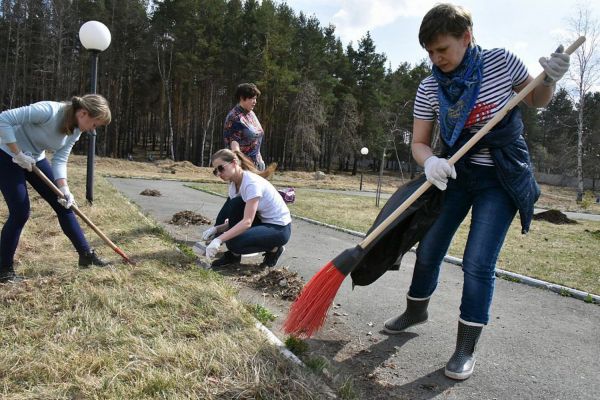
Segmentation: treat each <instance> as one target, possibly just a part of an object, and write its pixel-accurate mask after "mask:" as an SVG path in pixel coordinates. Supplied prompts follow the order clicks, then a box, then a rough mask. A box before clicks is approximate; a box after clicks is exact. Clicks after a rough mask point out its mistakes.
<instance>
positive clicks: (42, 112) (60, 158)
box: [0, 101, 81, 179]
mask: <svg viewBox="0 0 600 400" xmlns="http://www.w3.org/2000/svg"><path fill="white" fill-rule="evenodd" d="M67 106H68V104H66V103H59V102H55V101H41V102H39V103H34V104H31V105H29V106H25V107H20V108H14V109H12V110H6V111H4V112H3V113H1V114H0V149H2V150H3V151H4V152H6V153H8V154H9V155H11V156H14V155H15V154H13V152H12V151H10V149H9V148H8V146H7V145H6V144H7V143H15V142H16V143H17V145H18V146H19V148H20V149H21V151H22V152H23V153H28V152H29V153H31V156H32V157H33V158H34V159H35V160H36V161H40V160H42V159H44V158H45V157H46V152H45V151H46V150H52V151H54V156H53V157H52V172H53V173H54V179H61V178H62V179H66V178H67V160H68V159H69V154H71V149H72V148H73V145H74V144H75V143H76V142H77V141H78V140H79V137H80V136H81V131H80V130H79V128H77V127H76V128H75V130H74V132H73V134H71V135H65V134H64V133H62V132H61V131H62V126H63V119H64V116H65V109H66V107H67Z"/></svg>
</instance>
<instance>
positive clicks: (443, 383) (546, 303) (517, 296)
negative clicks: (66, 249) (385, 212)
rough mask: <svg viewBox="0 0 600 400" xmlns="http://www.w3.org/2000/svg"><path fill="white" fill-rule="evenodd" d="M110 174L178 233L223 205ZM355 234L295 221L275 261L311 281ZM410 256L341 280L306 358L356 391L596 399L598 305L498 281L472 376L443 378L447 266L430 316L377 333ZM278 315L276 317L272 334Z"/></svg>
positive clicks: (451, 297) (180, 189)
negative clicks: (367, 279) (397, 331)
mask: <svg viewBox="0 0 600 400" xmlns="http://www.w3.org/2000/svg"><path fill="white" fill-rule="evenodd" d="M109 181H110V182H112V183H113V185H114V186H115V187H116V188H117V189H118V190H120V191H121V192H122V193H123V194H124V195H125V196H126V197H128V198H129V199H131V201H133V202H134V203H136V204H138V205H139V207H140V208H141V209H142V211H143V212H145V213H147V214H148V215H149V216H151V217H153V218H155V219H156V220H157V221H159V222H160V223H162V224H163V225H164V226H165V228H166V229H167V230H168V231H170V232H172V233H173V234H176V235H178V236H179V237H178V239H179V240H188V241H190V242H193V241H195V240H198V239H199V237H200V232H199V230H198V228H190V229H187V230H183V231H182V230H181V229H178V230H175V229H172V228H173V227H172V226H171V225H169V224H166V221H168V220H169V219H170V218H171V216H172V215H173V214H174V213H176V212H178V211H181V210H192V211H195V212H198V213H201V214H203V215H205V216H208V217H210V218H214V217H215V216H216V214H217V212H218V210H219V208H220V206H221V204H222V203H223V198H221V197H218V196H212V195H209V194H207V193H204V192H201V191H197V190H193V189H190V188H188V187H186V186H185V185H186V184H184V183H179V182H176V181H150V180H136V179H117V178H114V179H113V178H111V179H109ZM144 189H157V190H160V192H161V193H162V196H161V197H148V196H141V195H139V193H140V192H141V191H142V190H144ZM357 239H358V238H356V237H355V236H352V235H349V234H346V233H343V232H339V231H336V230H333V229H329V228H326V227H321V226H317V225H313V224H310V223H307V222H304V221H300V220H295V221H294V225H293V231H292V239H291V241H290V243H289V244H288V246H287V251H286V252H285V253H284V254H283V256H282V258H281V260H280V263H279V264H280V265H282V266H289V268H290V269H292V270H295V271H297V272H298V273H299V274H300V275H301V276H303V277H304V278H305V279H306V280H308V279H310V278H311V277H312V276H313V275H314V274H315V273H316V272H317V271H318V270H319V269H320V268H321V267H322V266H323V265H324V264H325V263H327V262H328V261H329V260H331V259H332V258H333V257H335V256H336V255H337V254H339V253H340V252H341V251H342V250H344V249H346V248H349V247H353V246H355V245H356V244H357V243H358V240H357ZM256 261H258V260H256ZM244 262H247V261H244ZM413 262H414V255H413V254H408V255H407V256H406V257H405V260H404V261H403V264H402V268H401V270H400V271H399V272H389V273H387V274H385V275H384V276H383V277H382V278H380V279H379V280H378V281H377V282H375V283H374V284H372V285H370V286H367V287H356V288H354V290H352V288H351V281H350V279H349V278H348V279H346V281H345V282H344V284H343V285H342V287H341V289H340V291H339V293H338V295H337V297H336V299H335V304H336V305H335V306H334V309H332V311H331V312H330V316H329V317H328V320H327V323H326V325H325V327H324V329H323V330H322V331H321V332H320V333H319V334H317V335H316V337H315V338H313V339H312V340H310V341H309V343H310V348H311V354H312V355H314V356H316V355H320V356H324V357H326V358H327V359H328V360H329V361H330V363H331V366H330V368H328V370H329V371H330V373H333V374H335V373H336V372H338V371H341V372H343V373H344V374H345V375H352V377H353V381H354V383H353V385H354V386H355V388H356V390H357V391H358V392H359V393H361V398H368V399H434V398H435V399H438V398H439V399H598V398H600V379H598V371H600V329H599V328H600V306H598V305H594V304H587V303H584V302H582V301H580V300H576V299H572V298H568V297H561V296H559V295H557V294H555V293H552V292H549V291H545V290H540V289H535V288H532V287H529V286H526V285H522V284H517V283H513V282H509V281H505V280H502V279H497V280H496V293H495V298H494V304H493V306H492V320H491V321H490V324H489V325H488V327H486V329H485V330H484V333H483V335H482V337H481V340H480V342H479V346H478V362H477V366H476V370H475V374H474V375H473V376H472V377H471V378H470V379H468V380H467V381H465V382H454V381H452V380H449V379H447V378H445V377H444V375H443V368H444V365H445V363H446V361H447V360H448V358H449V357H450V355H451V354H452V352H453V350H454V343H455V334H456V325H457V318H458V306H459V302H460V291H461V287H462V272H461V270H460V268H458V267H456V266H454V265H451V264H444V265H443V268H442V274H441V276H440V283H439V286H438V289H437V291H436V293H435V295H434V296H433V298H432V300H431V305H430V321H429V322H428V323H426V324H423V325H419V326H417V327H414V328H413V329H410V330H409V332H406V333H404V334H402V335H397V336H386V335H384V334H382V333H381V332H380V329H381V325H382V322H383V321H384V320H385V319H387V318H389V317H391V316H393V315H395V314H397V313H399V312H401V311H402V309H403V307H404V295H405V293H406V291H407V290H408V285H409V283H410V278H411V276H412V264H413ZM241 295H242V296H244V298H245V299H246V301H248V300H247V299H251V301H254V302H256V303H265V304H267V305H268V306H273V307H275V309H276V310H279V312H280V313H281V314H285V312H286V310H287V306H288V304H286V303H282V302H279V303H277V302H271V301H270V300H268V299H267V298H265V297H264V296H261V294H260V293H252V292H249V291H243V292H242V293H241ZM283 317H284V315H282V318H279V319H278V321H277V322H276V325H275V327H274V329H275V331H276V332H277V328H278V325H277V324H280V323H281V321H282V320H283V319H284V318H283Z"/></svg>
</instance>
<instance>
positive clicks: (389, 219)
mask: <svg viewBox="0 0 600 400" xmlns="http://www.w3.org/2000/svg"><path fill="white" fill-rule="evenodd" d="M583 42H585V36H580V37H579V38H577V40H575V41H574V42H573V43H572V44H571V45H570V46H569V47H568V48H567V49H566V50H565V53H566V54H569V55H571V54H572V53H573V52H575V50H577V48H578V47H579V46H581V45H582V44H583ZM545 77H546V73H545V72H541V73H540V74H539V75H538V76H537V77H536V78H535V79H534V80H533V81H531V82H529V84H527V86H525V87H524V88H523V90H521V91H520V92H519V93H517V95H516V96H515V97H513V98H512V99H511V100H510V101H509V102H508V103H506V105H505V106H504V107H502V109H500V111H498V112H497V113H496V115H494V117H493V118H492V119H490V120H489V121H488V122H487V123H486V124H485V125H484V126H483V127H482V128H481V129H480V130H479V131H478V132H477V133H476V134H475V135H473V137H472V138H471V139H470V140H469V141H468V142H467V143H465V144H464V145H463V146H462V147H461V148H460V149H459V150H458V151H457V152H456V153H455V154H454V155H453V156H452V157H450V159H448V164H450V165H454V164H455V163H456V162H457V161H458V160H459V159H460V158H461V157H462V156H464V155H465V154H466V153H467V152H468V151H469V150H471V148H472V147H473V146H475V144H476V143H477V142H478V141H479V140H480V139H481V138H482V137H483V136H485V135H486V134H487V133H488V132H489V131H490V130H491V129H492V128H493V127H494V126H496V124H497V123H498V122H500V120H502V118H504V117H505V116H506V114H508V112H509V111H510V110H512V109H513V108H514V107H515V106H516V105H518V104H519V103H520V102H521V101H523V99H524V98H525V96H527V95H528V94H529V93H531V92H532V91H533V89H535V88H536V87H537V86H538V85H539V84H540V83H541V82H542V81H543V80H544V78H545ZM430 187H431V183H430V182H429V181H426V182H425V183H423V184H422V185H421V186H419V188H418V189H417V190H416V191H415V192H414V193H413V194H412V195H411V196H410V197H409V198H407V199H406V200H404V202H403V203H402V204H400V206H398V208H397V209H396V210H394V212H393V213H391V214H390V215H388V217H387V218H386V219H384V220H383V222H382V223H381V224H379V226H377V228H375V229H373V231H372V232H371V233H369V234H368V235H367V236H366V237H365V238H364V239H363V241H362V242H360V243H359V244H358V245H359V246H360V247H361V248H363V249H365V248H367V247H368V246H369V245H370V244H371V242H373V240H375V239H376V238H377V237H379V235H380V234H381V233H383V231H384V230H385V229H387V227H388V226H389V225H390V224H391V223H392V222H393V221H394V220H395V219H396V218H398V217H399V216H400V215H401V214H402V213H403V212H404V211H406V209H407V208H408V207H410V206H411V205H412V204H413V203H414V202H415V201H416V200H417V199H418V198H419V197H421V195H423V193H425V192H426V191H427V189H429V188H430Z"/></svg>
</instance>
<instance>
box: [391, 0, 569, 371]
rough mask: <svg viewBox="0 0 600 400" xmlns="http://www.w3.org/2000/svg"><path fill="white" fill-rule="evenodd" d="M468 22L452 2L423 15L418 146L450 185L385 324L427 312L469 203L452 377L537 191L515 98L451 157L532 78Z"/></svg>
mask: <svg viewBox="0 0 600 400" xmlns="http://www.w3.org/2000/svg"><path fill="white" fill-rule="evenodd" d="M472 28H473V22H472V19H471V14H470V13H469V12H468V11H467V10H465V9H464V8H462V7H459V6H455V5H451V4H439V5H436V6H435V7H434V8H432V9H431V10H430V11H429V12H428V13H427V14H426V15H425V17H424V18H423V21H422V23H421V27H420V30H419V42H420V44H421V46H423V48H425V49H426V50H427V52H428V54H429V58H430V59H431V62H432V63H433V68H432V75H430V76H429V77H427V78H425V79H424V80H423V81H422V82H421V84H420V85H419V88H418V90H417V95H416V100H415V106H414V124H413V143H412V154H413V157H414V158H415V160H416V161H417V162H418V163H419V164H420V165H423V166H424V169H425V175H426V177H427V180H428V181H429V182H431V183H432V184H433V185H435V186H436V187H437V188H438V189H440V190H445V191H446V192H445V197H444V201H443V205H442V210H441V214H440V216H439V218H438V219H437V220H436V221H435V223H434V224H433V225H432V226H431V228H430V229H429V230H428V231H427V233H426V234H425V236H424V237H423V239H422V240H421V241H420V243H419V246H418V249H417V258H416V264H415V268H414V272H413V277H412V282H411V285H410V288H409V290H408V294H407V296H406V298H407V299H406V301H407V307H406V310H405V311H404V313H402V314H401V315H399V316H397V317H395V318H392V319H389V320H388V321H386V322H385V324H384V330H385V331H386V332H387V333H390V334H397V333H400V332H403V331H404V330H405V329H407V328H409V327H411V326H413V325H417V324H420V323H423V322H426V321H427V318H428V314H427V307H428V304H429V300H430V298H431V296H432V294H433V292H434V290H435V288H436V286H437V283H438V275H439V271H440V264H441V262H442V260H443V258H444V256H445V254H446V252H447V250H448V247H449V245H450V242H451V240H452V238H453V236H454V234H455V232H456V230H457V229H458V227H459V225H460V224H461V223H462V221H463V220H464V218H465V217H466V216H467V214H468V213H469V211H471V226H470V232H469V236H468V240H467V243H466V247H465V250H464V255H463V273H464V284H463V290H462V300H461V305H460V316H459V321H458V334H457V340H456V350H455V352H454V354H453V355H452V357H451V358H450V360H449V361H448V363H447V364H446V368H445V374H446V375H447V376H448V377H450V378H453V379H458V380H463V379H467V378H468V377H469V376H471V374H472V373H473V368H474V365H475V355H474V351H475V345H476V344H477V341H478V340H479V337H480V335H481V332H482V329H483V326H485V325H486V324H487V323H488V321H489V309H490V305H491V302H492V296H493V292H494V270H495V266H496V261H497V259H498V255H499V252H500V249H501V247H502V244H503V242H504V238H505V236H506V234H507V231H508V228H509V226H510V224H511V222H512V220H513V218H514V216H515V214H516V212H517V211H519V214H520V218H521V225H522V231H523V233H526V232H527V231H528V229H529V225H530V223H531V218H532V215H533V204H534V202H535V201H536V200H537V198H538V197H539V194H540V190H539V187H538V185H537V183H536V182H535V179H534V177H533V173H532V168H531V162H530V159H529V153H528V149H527V145H526V144H525V141H524V139H523V136H522V132H523V123H522V120H521V116H520V112H519V110H518V108H515V109H513V111H511V112H510V113H509V114H508V115H507V116H506V117H505V118H504V119H503V120H502V121H501V122H500V123H499V124H498V125H497V126H496V127H495V128H494V129H493V130H492V131H490V132H489V133H488V134H487V135H486V136H484V137H483V139H482V140H481V141H480V142H479V143H477V145H476V146H474V147H473V148H472V149H471V150H470V152H468V153H467V154H466V155H465V156H464V157H462V158H461V159H460V160H459V162H457V163H456V164H455V165H450V164H449V163H448V161H447V157H451V156H452V155H453V154H454V153H456V152H457V151H458V149H459V148H460V147H461V146H462V145H464V144H465V143H466V142H467V140H468V139H469V138H471V137H472V136H473V135H474V134H475V133H476V132H477V131H478V130H479V128H481V127H482V126H483V125H484V124H485V123H486V122H487V121H488V120H490V119H491V118H492V117H493V116H494V115H495V113H496V112H498V111H499V110H500V109H502V107H503V106H504V105H505V104H507V103H508V101H509V100H510V99H511V98H512V97H513V96H515V93H518V92H519V91H520V90H522V89H523V88H524V87H525V86H526V85H527V84H528V83H529V82H531V81H532V80H533V78H532V77H531V76H530V75H529V73H528V71H527V69H526V67H525V66H524V65H523V63H522V62H521V61H520V60H519V59H518V58H517V57H516V56H515V55H513V54H512V53H511V52H509V51H507V50H504V49H491V50H484V49H481V48H480V47H479V46H477V45H476V44H475V40H474V37H473V29H472ZM561 53H562V50H561V49H559V50H557V52H556V53H553V54H551V56H550V57H549V58H541V59H540V64H541V65H542V67H543V68H544V71H545V72H546V75H547V77H546V79H545V81H544V83H543V85H540V86H538V87H536V88H535V90H533V91H532V92H531V93H529V94H528V95H527V97H525V102H526V103H527V105H529V106H533V107H543V106H545V105H547V104H548V103H549V102H550V100H551V98H552V94H553V92H554V88H555V84H556V81H558V80H559V79H561V78H562V76H563V75H564V74H565V73H566V72H567V70H568V67H569V56H568V55H567V54H561ZM435 119H437V121H438V122H439V126H440V137H441V139H442V142H443V145H444V147H445V150H444V152H443V156H440V157H438V156H436V155H434V154H433V151H432V148H431V139H432V131H433V127H434V120H435ZM449 178H450V179H449Z"/></svg>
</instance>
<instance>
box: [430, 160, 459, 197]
mask: <svg viewBox="0 0 600 400" xmlns="http://www.w3.org/2000/svg"><path fill="white" fill-rule="evenodd" d="M424 167H425V176H426V177H427V180H428V181H429V182H431V183H432V184H433V185H435V186H436V187H437V188H438V189H440V190H446V187H447V186H448V178H452V179H456V169H455V168H454V165H450V164H449V163H448V160H446V159H445V158H439V157H436V156H431V157H429V158H428V159H427V160H425V165H424Z"/></svg>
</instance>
